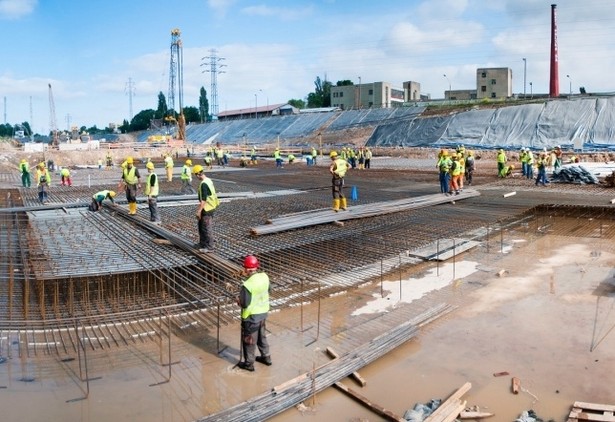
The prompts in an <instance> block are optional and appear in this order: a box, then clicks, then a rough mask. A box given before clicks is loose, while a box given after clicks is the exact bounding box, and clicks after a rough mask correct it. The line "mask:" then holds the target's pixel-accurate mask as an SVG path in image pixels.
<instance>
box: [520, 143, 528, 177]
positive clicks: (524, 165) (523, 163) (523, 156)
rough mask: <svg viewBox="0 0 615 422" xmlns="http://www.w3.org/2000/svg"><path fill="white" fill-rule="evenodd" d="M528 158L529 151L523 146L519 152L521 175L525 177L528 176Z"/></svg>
mask: <svg viewBox="0 0 615 422" xmlns="http://www.w3.org/2000/svg"><path fill="white" fill-rule="evenodd" d="M527 158H528V156H527V151H526V150H525V147H522V148H521V151H520V152H519V161H521V175H522V176H523V177H526V176H527Z"/></svg>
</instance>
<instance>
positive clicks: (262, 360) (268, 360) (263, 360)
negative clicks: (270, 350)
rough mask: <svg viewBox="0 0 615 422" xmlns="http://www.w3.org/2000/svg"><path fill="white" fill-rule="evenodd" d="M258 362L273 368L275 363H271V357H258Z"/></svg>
mask: <svg viewBox="0 0 615 422" xmlns="http://www.w3.org/2000/svg"><path fill="white" fill-rule="evenodd" d="M256 361H257V362H260V363H262V364H263V365H267V366H271V365H272V364H273V362H271V356H257V357H256Z"/></svg>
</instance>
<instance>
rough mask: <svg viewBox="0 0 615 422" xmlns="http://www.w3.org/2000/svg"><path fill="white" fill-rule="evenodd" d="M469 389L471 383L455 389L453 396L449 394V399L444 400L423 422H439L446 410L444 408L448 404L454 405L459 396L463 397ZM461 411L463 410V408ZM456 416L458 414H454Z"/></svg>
mask: <svg viewBox="0 0 615 422" xmlns="http://www.w3.org/2000/svg"><path fill="white" fill-rule="evenodd" d="M470 388H472V383H470V382H466V383H465V384H464V385H462V386H461V387H459V388H458V389H457V391H455V392H454V393H453V394H451V395H450V396H449V398H448V399H446V401H445V402H444V403H442V404H441V405H440V406H439V407H438V408H437V409H436V410H435V411H434V412H433V413H432V414H431V415H429V416H428V417H427V418H426V419H425V422H436V421H439V420H440V419H439V418H440V417H441V416H442V414H443V412H444V411H445V410H446V408H447V407H448V406H449V404H450V403H455V402H456V401H459V399H460V398H461V396H463V395H464V394H465V393H467V392H468V391H469V390H470ZM464 407H465V406H464ZM461 410H463V408H462V409H461ZM461 410H460V412H461ZM458 414H459V413H457V414H455V416H457V415H458Z"/></svg>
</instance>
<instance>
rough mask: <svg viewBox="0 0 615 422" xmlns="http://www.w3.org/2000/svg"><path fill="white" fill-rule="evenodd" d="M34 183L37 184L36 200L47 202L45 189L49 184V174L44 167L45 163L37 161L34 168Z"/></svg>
mask: <svg viewBox="0 0 615 422" xmlns="http://www.w3.org/2000/svg"><path fill="white" fill-rule="evenodd" d="M36 183H37V186H38V200H39V201H41V202H42V203H43V204H46V203H47V189H49V186H50V184H51V175H50V174H49V171H48V170H47V168H46V167H45V163H39V165H38V168H37V169H36Z"/></svg>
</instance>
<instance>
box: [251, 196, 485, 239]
mask: <svg viewBox="0 0 615 422" xmlns="http://www.w3.org/2000/svg"><path fill="white" fill-rule="evenodd" d="M479 195H480V192H478V191H476V190H473V189H469V190H466V191H463V192H461V193H460V194H459V195H455V196H446V195H443V194H441V193H439V194H434V195H425V196H419V197H416V198H405V199H398V200H395V201H386V202H373V203H370V204H365V205H353V206H351V207H348V209H347V210H346V211H342V210H340V211H339V212H335V211H333V210H332V209H326V210H323V209H319V210H314V211H306V212H302V213H297V214H290V215H287V216H281V217H277V218H272V219H270V220H269V221H268V224H265V225H262V226H256V227H252V228H251V229H250V231H251V232H252V234H254V235H257V236H259V235H263V234H270V233H278V232H281V231H286V230H293V229H297V228H301V227H309V226H316V225H319V224H326V223H333V222H334V221H343V220H352V219H356V218H366V217H375V216H378V215H385V214H390V213H393V212H400V211H407V210H411V209H418V208H424V207H429V206H432V205H440V204H446V203H451V202H452V203H455V201H460V200H462V199H467V198H472V197H475V196H479Z"/></svg>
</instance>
